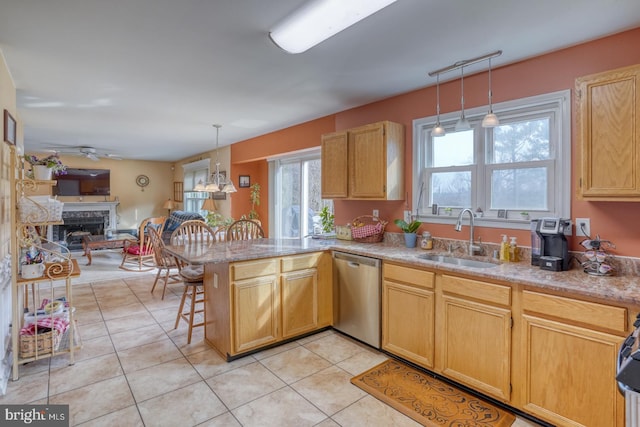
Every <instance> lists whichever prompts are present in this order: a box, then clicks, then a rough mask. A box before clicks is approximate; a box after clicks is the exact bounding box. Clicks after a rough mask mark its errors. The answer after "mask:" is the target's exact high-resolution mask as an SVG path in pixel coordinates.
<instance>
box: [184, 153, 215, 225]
mask: <svg viewBox="0 0 640 427" xmlns="http://www.w3.org/2000/svg"><path fill="white" fill-rule="evenodd" d="M182 170H183V174H184V202H183V203H184V210H185V211H187V212H198V213H199V214H200V215H202V216H205V215H206V212H205V211H203V210H202V209H201V208H202V203H204V200H205V199H206V198H207V197H209V193H207V192H203V191H193V188H194V187H195V186H196V184H197V183H198V182H199V181H202V182H207V178H208V177H209V160H208V159H207V160H199V161H197V162H193V163H187V164H185V165H183V166H182Z"/></svg>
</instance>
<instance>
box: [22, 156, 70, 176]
mask: <svg viewBox="0 0 640 427" xmlns="http://www.w3.org/2000/svg"><path fill="white" fill-rule="evenodd" d="M24 159H25V161H26V162H27V163H29V164H30V165H31V166H46V167H47V168H49V169H51V171H52V172H53V173H54V174H56V175H65V174H66V173H67V167H66V166H65V165H63V164H62V162H61V161H60V157H58V154H57V153H56V154H51V155H50V156H47V157H43V158H41V159H38V158H37V157H36V156H33V155H27V154H25V156H24Z"/></svg>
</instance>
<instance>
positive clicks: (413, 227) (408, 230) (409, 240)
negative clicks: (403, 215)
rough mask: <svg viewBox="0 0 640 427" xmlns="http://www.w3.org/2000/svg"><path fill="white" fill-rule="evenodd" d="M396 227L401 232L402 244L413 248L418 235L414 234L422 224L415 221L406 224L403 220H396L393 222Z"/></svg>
mask: <svg viewBox="0 0 640 427" xmlns="http://www.w3.org/2000/svg"><path fill="white" fill-rule="evenodd" d="M393 222H394V223H395V224H396V225H397V226H398V227H400V229H401V230H402V232H403V233H404V243H405V245H406V246H407V247H408V248H415V247H416V239H417V238H418V235H417V234H416V232H417V231H418V228H420V226H421V225H422V222H420V221H418V220H417V219H416V220H413V221H411V222H409V223H408V222H406V221H405V220H404V219H396V220H394V221H393Z"/></svg>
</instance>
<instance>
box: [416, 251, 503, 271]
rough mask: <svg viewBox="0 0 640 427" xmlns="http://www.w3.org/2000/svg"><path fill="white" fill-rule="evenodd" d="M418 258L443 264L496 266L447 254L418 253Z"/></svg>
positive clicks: (479, 266)
mask: <svg viewBox="0 0 640 427" xmlns="http://www.w3.org/2000/svg"><path fill="white" fill-rule="evenodd" d="M418 258H420V259H426V260H427V261H434V262H442V263H445V264H453V265H459V266H461V267H473V268H492V267H496V266H498V264H494V263H492V262H486V261H477V260H475V259H467V258H458V257H454V256H449V255H437V254H420V255H418Z"/></svg>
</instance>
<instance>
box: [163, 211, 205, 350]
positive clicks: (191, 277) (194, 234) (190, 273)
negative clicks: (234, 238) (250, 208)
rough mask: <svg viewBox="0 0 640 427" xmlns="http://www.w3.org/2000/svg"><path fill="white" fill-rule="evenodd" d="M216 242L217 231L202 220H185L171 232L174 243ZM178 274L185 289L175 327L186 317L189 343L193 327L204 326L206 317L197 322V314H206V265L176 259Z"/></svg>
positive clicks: (189, 342) (172, 242)
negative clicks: (204, 282)
mask: <svg viewBox="0 0 640 427" xmlns="http://www.w3.org/2000/svg"><path fill="white" fill-rule="evenodd" d="M215 242H216V235H215V232H214V231H213V229H212V228H211V227H209V226H208V225H207V223H206V222H204V221H200V220H191V221H185V222H183V223H182V224H180V226H179V227H178V228H176V229H175V231H174V232H173V233H172V234H171V244H172V245H187V244H205V245H210V244H214V243H215ZM176 262H177V265H178V274H179V275H180V277H181V278H182V281H183V283H184V291H183V292H182V298H181V299H180V306H179V307H178V315H177V316H176V323H175V325H174V329H177V328H178V325H179V324H180V319H184V320H185V321H186V322H187V324H188V325H189V332H188V335H187V343H188V344H191V336H192V334H193V328H195V327H198V326H204V318H203V319H202V321H201V322H197V323H194V322H195V316H196V314H199V313H202V315H203V316H204V315H205V314H204V286H203V280H204V267H203V266H201V265H190V264H184V263H182V262H180V261H179V260H176ZM187 299H188V300H189V310H187V311H185V309H184V306H185V303H186V302H187Z"/></svg>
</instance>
